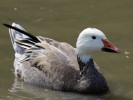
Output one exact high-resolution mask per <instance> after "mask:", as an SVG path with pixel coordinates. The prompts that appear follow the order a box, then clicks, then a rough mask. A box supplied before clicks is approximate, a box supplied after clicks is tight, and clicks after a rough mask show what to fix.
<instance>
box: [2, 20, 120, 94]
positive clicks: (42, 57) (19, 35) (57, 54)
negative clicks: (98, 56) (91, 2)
mask: <svg viewBox="0 0 133 100" xmlns="http://www.w3.org/2000/svg"><path fill="white" fill-rule="evenodd" d="M3 25H4V26H6V27H8V28H9V34H10V38H11V42H12V45H13V48H14V50H15V61H14V68H15V72H14V73H15V76H16V77H18V78H20V79H22V80H24V81H25V82H27V83H30V84H32V85H37V86H40V87H44V88H48V89H54V90H60V91H67V92H77V93H86V94H89V93H91V94H99V93H104V92H106V91H107V90H108V89H109V87H108V84H107V82H106V80H105V78H104V76H103V74H102V73H101V71H100V69H99V67H98V65H97V64H96V63H95V62H94V61H93V58H92V56H93V54H94V53H97V52H101V51H106V52H112V53H119V49H118V48H117V47H115V46H114V45H113V44H111V43H110V42H109V41H108V39H107V38H106V36H105V35H104V33H103V32H102V31H100V30H98V29H96V28H86V29H84V30H83V31H82V32H81V33H80V34H79V37H78V39H77V42H76V48H74V47H72V46H71V45H70V44H68V43H65V42H58V41H56V40H53V39H50V38H46V37H42V36H33V35H31V34H30V33H28V32H26V30H25V29H24V28H23V27H21V26H20V25H19V24H15V23H13V24H12V25H8V24H3Z"/></svg>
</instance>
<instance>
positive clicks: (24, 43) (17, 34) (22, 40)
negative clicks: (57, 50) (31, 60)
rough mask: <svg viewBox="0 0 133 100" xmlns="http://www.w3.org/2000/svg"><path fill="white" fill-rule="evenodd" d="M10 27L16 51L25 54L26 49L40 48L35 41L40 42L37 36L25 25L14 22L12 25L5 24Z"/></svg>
mask: <svg viewBox="0 0 133 100" xmlns="http://www.w3.org/2000/svg"><path fill="white" fill-rule="evenodd" d="M3 25H4V26H6V27H8V28H9V34H10V38H11V41H12V45H13V48H14V50H15V53H17V54H24V53H25V50H27V49H31V48H38V47H37V46H36V45H35V43H38V42H40V41H39V40H38V38H37V37H36V36H33V35H31V34H30V33H28V32H26V31H25V29H24V28H23V27H21V26H20V25H18V24H15V23H13V24H12V25H8V24H3Z"/></svg>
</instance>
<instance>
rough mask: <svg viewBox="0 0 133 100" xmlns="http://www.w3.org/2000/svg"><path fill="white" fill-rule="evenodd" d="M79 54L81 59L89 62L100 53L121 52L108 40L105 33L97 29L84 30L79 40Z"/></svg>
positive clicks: (77, 45) (77, 44)
mask: <svg viewBox="0 0 133 100" xmlns="http://www.w3.org/2000/svg"><path fill="white" fill-rule="evenodd" d="M76 47H77V53H78V55H79V57H80V58H81V59H82V60H83V61H84V62H87V61H88V60H89V59H90V58H92V55H93V53H96V52H100V51H107V52H115V53H117V52H119V50H118V49H117V48H116V47H115V46H113V45H112V44H111V43H110V42H109V41H108V40H107V38H106V36H105V35H104V33H103V32H102V31H100V30H98V29H96V28H86V29H84V30H83V31H82V32H81V33H80V34H79V37H78V39H77V43H76Z"/></svg>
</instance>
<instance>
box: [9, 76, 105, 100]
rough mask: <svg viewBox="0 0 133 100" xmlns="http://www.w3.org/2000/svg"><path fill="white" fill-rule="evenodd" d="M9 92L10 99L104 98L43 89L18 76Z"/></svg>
mask: <svg viewBox="0 0 133 100" xmlns="http://www.w3.org/2000/svg"><path fill="white" fill-rule="evenodd" d="M9 92H10V96H8V97H7V98H8V99H17V98H19V99H25V100H29V99H30V100H34V99H35V100H36V99H45V100H68V99H69V100H88V99H90V100H104V98H103V97H102V96H92V95H90V96H88V95H82V94H76V93H70V92H62V91H54V90H48V89H42V88H40V87H36V86H33V85H30V84H28V83H25V82H23V81H20V80H18V79H17V78H15V80H14V83H13V84H12V87H11V89H9Z"/></svg>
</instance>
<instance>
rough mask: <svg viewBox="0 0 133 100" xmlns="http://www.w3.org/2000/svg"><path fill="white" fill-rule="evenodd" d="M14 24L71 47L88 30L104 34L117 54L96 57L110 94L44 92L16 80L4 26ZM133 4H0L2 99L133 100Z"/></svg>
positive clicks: (60, 0)
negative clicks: (81, 33)
mask: <svg viewBox="0 0 133 100" xmlns="http://www.w3.org/2000/svg"><path fill="white" fill-rule="evenodd" d="M12 22H15V23H17V24H20V25H21V26H23V27H24V28H25V29H26V30H27V31H28V32H30V33H32V34H33V35H40V36H45V37H49V38H52V39H55V40H58V41H62V42H67V43H69V44H71V45H72V46H74V47H75V42H76V39H77V37H78V35H79V33H80V32H81V31H82V30H83V29H85V28H87V27H95V28H98V29H100V30H101V31H103V32H104V33H105V34H106V36H107V37H108V39H109V40H110V41H111V42H112V43H113V44H114V45H116V46H117V47H118V48H119V49H120V51H121V53H120V54H111V53H100V54H95V55H94V60H95V62H96V63H97V64H98V65H99V66H100V68H101V70H102V72H103V74H104V76H105V78H106V80H107V82H108V84H109V87H110V91H109V92H108V93H106V94H103V95H82V94H76V93H65V92H60V91H54V90H48V89H42V88H39V87H35V86H32V85H29V84H27V83H25V82H23V81H18V80H17V79H15V77H14V74H13V61H14V50H13V48H12V44H11V41H10V37H9V34H8V28H6V27H4V26H2V24H3V23H7V24H11V23H12ZM132 29H133V1H132V0H0V100H14V99H16V100H40V99H42V100H133V31H132Z"/></svg>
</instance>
